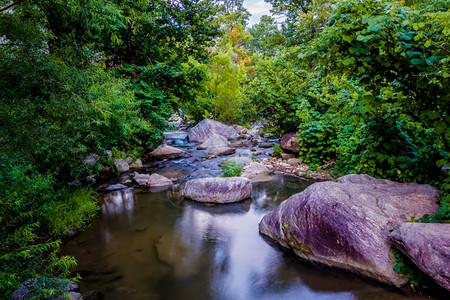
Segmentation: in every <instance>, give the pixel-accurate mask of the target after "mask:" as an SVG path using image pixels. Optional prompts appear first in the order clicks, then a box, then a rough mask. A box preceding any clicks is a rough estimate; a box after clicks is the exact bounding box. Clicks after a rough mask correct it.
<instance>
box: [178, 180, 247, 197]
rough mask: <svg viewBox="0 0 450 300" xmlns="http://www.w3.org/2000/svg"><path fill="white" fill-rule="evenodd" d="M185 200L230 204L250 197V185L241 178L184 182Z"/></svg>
mask: <svg viewBox="0 0 450 300" xmlns="http://www.w3.org/2000/svg"><path fill="white" fill-rule="evenodd" d="M183 194H184V196H185V197H186V198H189V199H192V200H195V201H199V202H212V203H232V202H238V201H241V200H244V199H247V198H250V196H251V195H252V183H251V182H250V180H248V179H247V178H242V177H209V178H201V179H193V180H189V181H188V182H186V185H185V186H184V189H183Z"/></svg>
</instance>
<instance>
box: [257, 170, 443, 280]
mask: <svg viewBox="0 0 450 300" xmlns="http://www.w3.org/2000/svg"><path fill="white" fill-rule="evenodd" d="M438 198H439V192H438V190H437V189H435V188H433V187H431V186H429V185H421V184H415V183H407V184H402V183H396V182H392V181H389V180H383V179H375V178H373V177H370V176H368V175H347V176H344V177H341V178H339V179H338V182H320V183H315V184H313V185H311V186H309V187H308V188H306V189H305V190H304V191H303V192H301V193H299V194H296V195H293V196H292V197H290V198H289V199H287V200H286V201H284V202H282V203H281V204H280V205H279V206H278V207H277V208H276V209H275V210H274V211H272V212H271V213H269V214H267V215H265V216H264V217H263V219H262V220H261V222H260V224H259V230H260V232H261V233H262V234H264V235H266V236H268V237H270V238H271V239H273V240H275V241H276V242H277V243H279V244H280V245H281V246H283V247H286V248H289V249H292V250H293V251H294V253H295V254H296V255H298V256H299V257H301V258H303V259H306V260H309V261H312V262H319V263H322V264H326V265H329V266H333V267H337V268H342V269H345V270H348V271H351V272H354V273H357V274H360V275H363V276H366V277H369V278H373V279H376V280H378V281H381V282H385V283H388V284H392V285H395V286H402V285H404V284H405V283H406V282H407V279H406V278H404V277H400V276H399V274H398V273H396V272H394V270H393V261H394V260H395V259H394V256H393V254H392V248H391V243H390V241H389V238H388V235H389V230H391V229H392V228H393V227H394V226H396V225H398V224H400V223H402V222H405V221H408V220H410V218H411V217H412V216H414V217H416V218H420V217H422V216H423V215H424V214H430V215H432V214H434V213H435V212H436V210H437V208H438V205H437V203H436V202H437V200H438Z"/></svg>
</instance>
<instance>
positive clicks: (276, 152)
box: [273, 145, 284, 157]
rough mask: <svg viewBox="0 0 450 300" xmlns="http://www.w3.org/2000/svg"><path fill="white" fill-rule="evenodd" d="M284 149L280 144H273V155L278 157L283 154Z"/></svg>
mask: <svg viewBox="0 0 450 300" xmlns="http://www.w3.org/2000/svg"><path fill="white" fill-rule="evenodd" d="M283 152H284V151H283V149H282V148H281V146H280V145H274V146H273V156H275V157H277V156H281V154H283Z"/></svg>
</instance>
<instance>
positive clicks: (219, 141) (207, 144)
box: [197, 134, 228, 150]
mask: <svg viewBox="0 0 450 300" xmlns="http://www.w3.org/2000/svg"><path fill="white" fill-rule="evenodd" d="M223 147H228V140H227V138H226V137H224V136H221V135H217V134H213V135H211V137H210V138H208V139H207V140H206V141H204V142H203V143H202V144H201V145H199V146H198V147H197V149H198V150H204V149H207V148H223Z"/></svg>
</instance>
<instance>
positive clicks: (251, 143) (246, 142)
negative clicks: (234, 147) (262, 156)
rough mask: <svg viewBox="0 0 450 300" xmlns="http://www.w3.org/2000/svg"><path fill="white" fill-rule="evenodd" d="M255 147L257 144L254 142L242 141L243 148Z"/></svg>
mask: <svg viewBox="0 0 450 300" xmlns="http://www.w3.org/2000/svg"><path fill="white" fill-rule="evenodd" d="M256 145H258V142H257V141H254V140H243V141H242V146H243V147H248V148H252V147H255V146H256Z"/></svg>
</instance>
